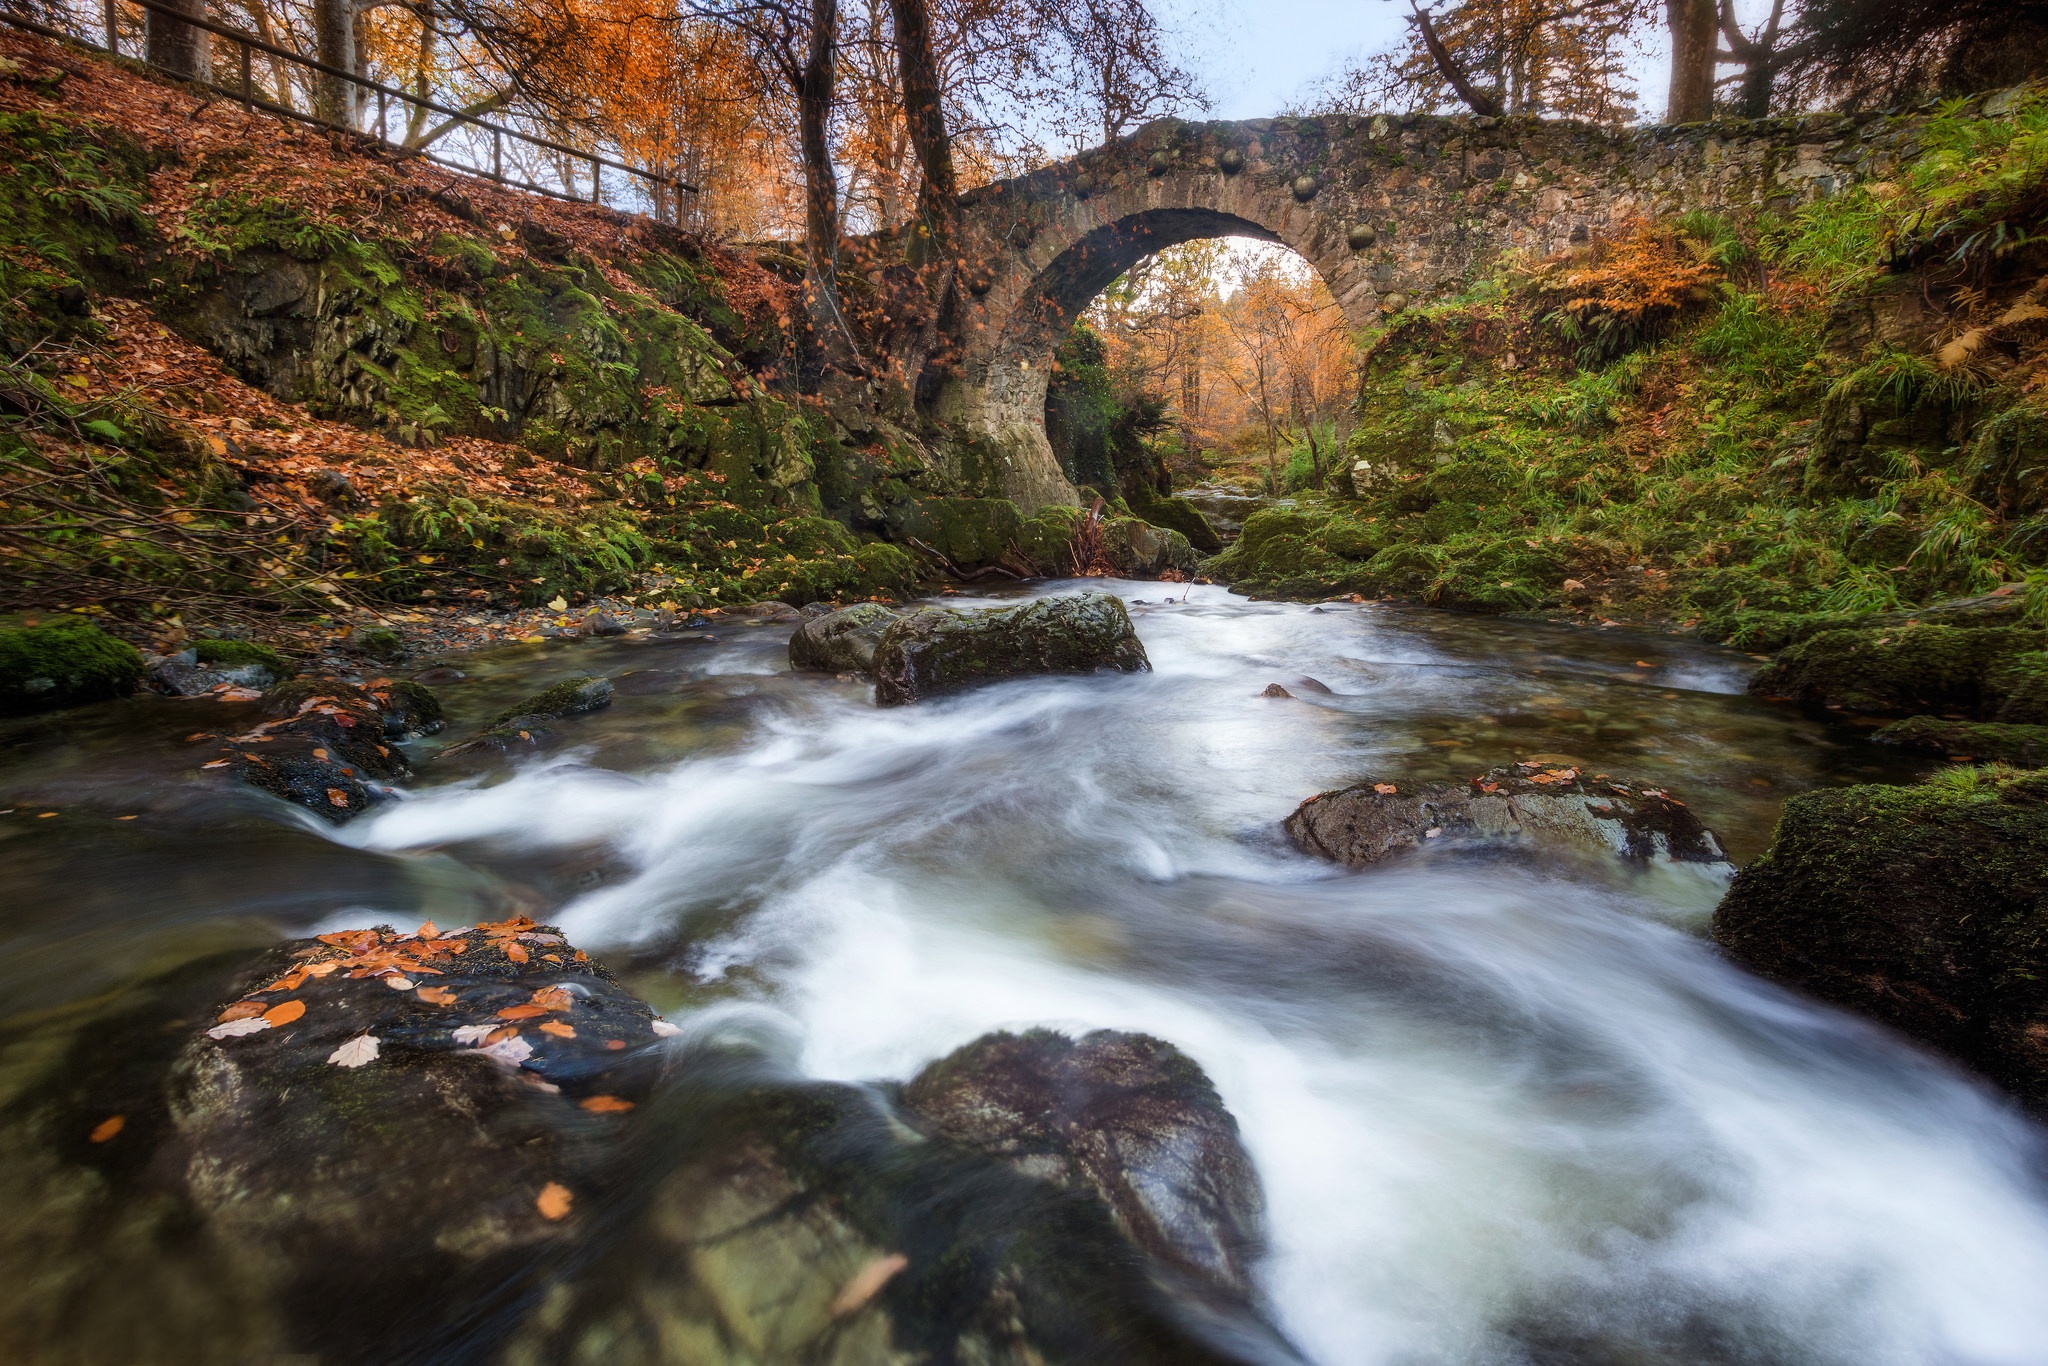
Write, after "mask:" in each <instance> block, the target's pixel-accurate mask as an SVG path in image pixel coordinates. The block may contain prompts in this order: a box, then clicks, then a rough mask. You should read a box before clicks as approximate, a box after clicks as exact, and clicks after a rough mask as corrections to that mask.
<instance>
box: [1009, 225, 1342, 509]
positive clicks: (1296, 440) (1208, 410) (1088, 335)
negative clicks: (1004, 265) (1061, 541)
mask: <svg viewBox="0 0 2048 1366" xmlns="http://www.w3.org/2000/svg"><path fill="white" fill-rule="evenodd" d="M1212 221H1213V220H1212ZM1177 226H1187V227H1192V226H1194V225H1193V224H1186V223H1185V222H1183V224H1182V225H1177ZM1230 226H1233V227H1234V226H1236V225H1235V224H1231V225H1230ZM1140 240H1142V239H1140ZM1155 240H1156V239H1155ZM1129 241H1130V239H1128V238H1126V239H1124V242H1123V243H1120V244H1119V245H1123V244H1124V243H1128V242H1129ZM1126 261H1128V264H1125V262H1126ZM1073 265H1074V266H1076V267H1078V268H1076V269H1070V270H1068V271H1067V272H1066V273H1064V274H1062V275H1060V276H1058V277H1057V278H1055V279H1053V280H1050V281H1048V282H1047V284H1048V286H1049V287H1048V288H1046V289H1045V290H1044V291H1042V295H1041V299H1040V300H1038V301H1035V303H1034V306H1035V308H1036V309H1038V310H1041V312H1040V315H1039V316H1038V317H1035V318H1032V319H1031V320H1030V323H1029V325H1030V326H1032V327H1033V328H1034V329H1057V331H1056V334H1055V335H1054V336H1053V339H1052V346H1051V350H1050V355H1049V363H1048V364H1047V366H1046V371H1047V373H1046V385H1045V399H1044V407H1043V410H1042V411H1043V421H1044V431H1045V435H1046V439H1047V442H1048V444H1049V445H1050V447H1051V450H1052V454H1053V456H1054V458H1055V459H1056V460H1057V461H1058V462H1059V465H1060V468H1061V471H1062V473H1063V474H1064V475H1065V476H1066V478H1067V479H1068V480H1069V481H1070V482H1071V483H1072V484H1073V485H1075V486H1076V487H1077V488H1078V489H1080V490H1081V493H1082V496H1083V498H1084V499H1085V498H1087V497H1089V496H1090V495H1091V494H1101V495H1104V496H1110V495H1116V496H1121V497H1122V498H1123V499H1124V500H1125V501H1126V502H1127V503H1128V504H1129V505H1130V506H1131V508H1132V509H1133V510H1134V511H1141V512H1142V510H1143V509H1144V508H1145V507H1147V506H1150V505H1154V504H1157V503H1158V502H1159V500H1161V499H1163V498H1166V497H1169V496H1171V495H1173V494H1174V493H1176V492H1178V491H1183V490H1186V489H1189V488H1196V487H1200V488H1204V489H1207V490H1209V492H1210V493H1213V494H1214V495H1215V496H1216V497H1217V498H1219V499H1221V500H1222V503H1221V504H1219V506H1220V505H1222V504H1228V505H1230V506H1238V505H1239V500H1238V499H1237V498H1235V497H1233V496H1230V495H1227V494H1225V493H1224V492H1223V490H1226V489H1229V490H1243V491H1250V490H1253V489H1258V490H1263V491H1264V492H1267V493H1274V494H1278V493H1287V492H1295V491H1300V490H1302V489H1304V488H1308V487H1311V486H1314V487H1320V486H1322V485H1323V484H1324V482H1325V481H1326V479H1327V477H1328V476H1329V475H1330V474H1331V473H1332V472H1333V471H1334V470H1335V469H1336V468H1337V466H1338V464H1339V462H1340V459H1341V455H1340V453H1341V451H1342V448H1343V442H1344V438H1345V437H1346V436H1347V435H1348V434H1349V433H1348V428H1349V423H1350V398H1351V395H1352V392H1353V390H1354V388H1355V382H1356V381H1355V363H1356V362H1355V353H1354V346H1353V342H1352V332H1353V328H1352V327H1351V325H1350V322H1349V320H1348V319H1347V318H1346V316H1345V313H1344V310H1343V309H1342V308H1341V307H1340V306H1339V304H1338V303H1337V301H1336V299H1335V297H1334V296H1333V295H1332V293H1331V291H1330V288H1329V285H1328V282H1327V281H1326V280H1325V279H1324V278H1323V277H1322V275H1321V274H1320V273H1319V272H1318V271H1317V270H1316V268H1315V266H1314V264H1313V263H1312V262H1310V261H1309V260H1308V259H1307V258H1306V257H1304V256H1302V255H1301V254H1300V253H1299V252H1297V251H1295V250H1293V249H1292V248H1291V247H1289V246H1287V245H1286V244H1285V243H1283V242H1281V241H1280V240H1279V239H1278V237H1277V235H1276V234H1273V233H1271V232H1264V231H1260V232H1256V233H1248V232H1231V233H1227V234H1220V235H1218V234H1211V233H1204V232H1194V233H1192V234H1191V235H1189V236H1187V237H1185V238H1183V239H1182V240H1181V241H1179V242H1176V243H1173V244H1171V245H1166V246H1164V247H1161V248H1159V249H1157V250H1153V251H1148V252H1145V253H1143V254H1142V255H1139V256H1137V257H1136V259H1135V260H1129V258H1128V254H1127V252H1126V253H1120V254H1118V255H1116V256H1111V257H1110V258H1109V259H1108V260H1107V261H1104V260H1102V259H1101V257H1100V256H1097V255H1094V254H1093V253H1091V256H1090V258H1089V259H1087V260H1084V261H1080V262H1076V263H1073ZM1111 265H1122V266H1123V269H1121V270H1120V271H1118V272H1117V273H1116V274H1115V275H1112V276H1109V278H1107V279H1103V277H1104V276H1105V275H1106V274H1107V273H1108V270H1109V268H1110V266H1111ZM1048 273H1049V274H1050V272H1048ZM1098 281H1100V284H1099V285H1098ZM1087 290H1092V291H1093V292H1092V293H1090V294H1088V296H1087V297H1086V298H1085V299H1084V300H1083V301H1082V302H1080V303H1079V304H1078V305H1076V304H1075V303H1074V302H1073V300H1074V298H1075V297H1077V296H1079V295H1080V294H1081V293H1082V291H1087ZM1205 496H1206V495H1205ZM1159 510H1160V511H1161V512H1171V511H1173V510H1172V509H1159ZM1167 520H1168V521H1173V520H1175V519H1173V518H1171V517H1169V518H1168V519H1167ZM1182 529H1183V530H1185V529H1187V528H1182ZM1225 530H1226V534H1227V532H1228V530H1229V528H1228V527H1226V528H1225ZM1203 548H1204V549H1215V548H1217V547H1215V546H1206V547H1203Z"/></svg>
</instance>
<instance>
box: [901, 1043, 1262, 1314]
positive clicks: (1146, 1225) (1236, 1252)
mask: <svg viewBox="0 0 2048 1366" xmlns="http://www.w3.org/2000/svg"><path fill="white" fill-rule="evenodd" d="M903 1103H904V1106H905V1107H906V1108H907V1109H909V1110H911V1111H912V1112H913V1113H915V1114H916V1115H918V1116H919V1117H920V1118H922V1119H923V1120H924V1121H925V1122H926V1123H927V1124H928V1125H929V1126H930V1127H931V1129H932V1131H933V1132H935V1133H937V1134H939V1135H942V1136H943V1137H945V1138H947V1139H950V1140H952V1141H954V1142H956V1143H961V1144H965V1145H967V1146H969V1147H972V1148H975V1149H978V1150H980V1151H982V1152H987V1153H992V1154H995V1155H997V1156H999V1157H1001V1158H1003V1159H1004V1160H1005V1161H1006V1162H1008V1163H1009V1164H1010V1165H1011V1166H1013V1167H1014V1168H1016V1169H1017V1170H1018V1171H1020V1172H1022V1173H1024V1174H1025V1175H1027V1176H1031V1177H1034V1178H1037V1179H1039V1180H1044V1181H1050V1182H1052V1183H1054V1184H1055V1185H1059V1186H1063V1187H1067V1188H1071V1189H1080V1190H1087V1191H1092V1192H1093V1193H1094V1194H1095V1195H1096V1196H1097V1197H1098V1198H1100V1199H1101V1201H1102V1203H1103V1204H1104V1206H1105V1207H1107V1209H1108V1210H1109V1212H1110V1213H1111V1215H1112V1216H1114V1218H1115V1219H1116V1223H1117V1227H1118V1228H1120V1229H1121V1230H1123V1232H1124V1234H1125V1235H1126V1236H1127V1237H1129V1238H1130V1239H1131V1241H1132V1242H1134V1243H1136V1244H1137V1245H1138V1246H1139V1247H1141V1248H1143V1249H1145V1251H1147V1252H1149V1253H1151V1254H1152V1255H1153V1256H1154V1257H1157V1258H1159V1259H1160V1260H1161V1261H1162V1262H1164V1263H1166V1264H1168V1265H1170V1266H1172V1267H1175V1268H1178V1269H1179V1270H1181V1271H1183V1272H1185V1273H1188V1274H1190V1275H1193V1276H1196V1277H1200V1278H1201V1279H1203V1280H1204V1281H1206V1282H1208V1283H1209V1284H1211V1285H1213V1286H1216V1287H1219V1288H1221V1289H1223V1290H1225V1291H1227V1292H1229V1293H1230V1294H1233V1295H1237V1296H1243V1297H1249V1296H1250V1294H1251V1293H1252V1283H1251V1266H1252V1263H1253V1262H1254V1261H1255V1260H1256V1258H1257V1257H1258V1255H1259V1252H1260V1250H1261V1249H1262V1247H1263V1246H1264V1232H1263V1227H1262V1224H1263V1219H1264V1211H1265V1198H1264V1194H1263V1192H1262V1190H1261V1188H1260V1185H1259V1177H1258V1172H1257V1171H1256V1170H1255V1169H1254V1168H1253V1166H1252V1160H1251V1155H1250V1154H1249V1153H1247V1152H1246V1151H1245V1149H1244V1144H1243V1142H1242V1140H1240V1139H1239V1137H1238V1132H1237V1121H1236V1120H1235V1119H1234V1118H1232V1117H1231V1114H1230V1112H1229V1111H1228V1110H1226V1109H1225V1108H1224V1107H1223V1101H1222V1100H1221V1098H1220V1097H1218V1096H1217V1094H1216V1088H1215V1087H1214V1086H1212V1085H1211V1084H1210V1082H1209V1079H1208V1077H1207V1076H1205V1075H1204V1074H1203V1072H1202V1069H1201V1068H1200V1067H1198V1066H1197V1065H1196V1064H1195V1062H1194V1061H1193V1060H1192V1059H1190V1058H1189V1057H1188V1056H1187V1055H1186V1054H1185V1053H1182V1052H1181V1051H1180V1050H1179V1049H1177V1048H1175V1047H1174V1046H1173V1045H1172V1044H1169V1043H1164V1042H1162V1041H1160V1040H1158V1039H1155V1038H1152V1037H1150V1036H1148V1035H1144V1034H1125V1033H1119V1032H1115V1031H1111V1030H1097V1031H1096V1032H1095V1033H1092V1034H1089V1035H1086V1036H1084V1037H1083V1038H1082V1039H1081V1040H1080V1041H1079V1042H1076V1041H1075V1040H1073V1039H1070V1038H1068V1037H1066V1036H1065V1035H1063V1034H1057V1033H1053V1032H1052V1031H1049V1030H1042V1029H1041V1030H1032V1031H1031V1032H1029V1033H1027V1034H1021V1035H1019V1034H1009V1033H997V1034H989V1035H986V1036H984V1037H982V1038H980V1039H977V1040H976V1041H975V1042H973V1043H971V1044H968V1045H967V1046H966V1047H965V1048H962V1049H959V1050H958V1051H956V1052H954V1053H952V1054H950V1055H948V1056H947V1057H945V1058H942V1059H941V1060H939V1061H938V1062H935V1063H933V1064H932V1065H931V1066H929V1067H927V1068H926V1069H925V1070H924V1071H922V1072H920V1073H919V1074H918V1076H917V1078H916V1079H915V1080H914V1081H912V1082H911V1083H910V1085H909V1087H908V1088H906V1089H905V1091H904V1093H903Z"/></svg>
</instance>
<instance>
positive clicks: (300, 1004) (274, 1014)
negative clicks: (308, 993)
mask: <svg viewBox="0 0 2048 1366" xmlns="http://www.w3.org/2000/svg"><path fill="white" fill-rule="evenodd" d="M305 1013H306V1003H305V1002H304V1001H279V1002H278V1003H277V1004H276V1005H274V1006H272V1007H271V1008H270V1009H268V1010H266V1011H264V1012H263V1018H264V1019H266V1020H268V1021H269V1022H270V1027H271V1028H272V1029H275V1028H277V1027H278V1026H279V1025H288V1024H290V1023H291V1022H292V1021H293V1020H296V1019H298V1018H299V1016H301V1015H303V1014H305Z"/></svg>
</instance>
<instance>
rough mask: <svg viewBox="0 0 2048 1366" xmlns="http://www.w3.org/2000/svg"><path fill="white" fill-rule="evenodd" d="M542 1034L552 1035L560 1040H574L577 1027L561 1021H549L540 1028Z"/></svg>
mask: <svg viewBox="0 0 2048 1366" xmlns="http://www.w3.org/2000/svg"><path fill="white" fill-rule="evenodd" d="M540 1032H541V1033H543V1034H552V1035H554V1036H555V1037H556V1038H558V1039H573V1038H575V1037H576V1026H574V1025H565V1024H563V1023H562V1022H561V1021H560V1020H549V1021H548V1022H547V1023H546V1024H544V1025H542V1026H541V1027H540Z"/></svg>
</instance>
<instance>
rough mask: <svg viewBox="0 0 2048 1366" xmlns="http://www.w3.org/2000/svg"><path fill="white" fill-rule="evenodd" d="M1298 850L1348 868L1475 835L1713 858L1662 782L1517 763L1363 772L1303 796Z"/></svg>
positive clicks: (1646, 858) (1289, 825)
mask: <svg viewBox="0 0 2048 1366" xmlns="http://www.w3.org/2000/svg"><path fill="white" fill-rule="evenodd" d="M1286 830H1287V834H1288V836H1289V838H1291V839H1292V840H1293V841H1294V844H1295V847H1296V848H1298V849H1300V850H1301V851H1302V852H1304V853H1309V854H1314V855H1317V856H1318V857H1321V858H1326V859H1330V860H1331V861H1333V862H1336V863H1341V864H1344V865H1345V866H1346V867H1349V868H1362V867H1367V866H1369V865H1371V864H1375V863H1380V862H1382V861H1384V860H1386V859H1388V858H1391V857H1393V856H1395V855H1396V854H1399V853H1402V852H1404V851H1407V850H1412V849H1418V848H1422V847H1425V846H1429V845H1434V844H1436V843H1438V842H1440V841H1452V842H1458V841H1467V840H1483V841H1487V842H1491V843H1494V844H1502V843H1506V844H1514V845H1522V846H1525V847H1530V848H1535V849H1547V850H1552V851H1566V850H1578V851H1581V852H1587V853H1595V854H1603V855H1618V856H1619V857H1621V858H1623V859H1626V860H1629V861H1631V862H1635V863H1646V862H1650V861H1652V860H1668V861H1671V862H1677V863H1720V862H1723V861H1725V860H1726V858H1727V855H1726V854H1725V853H1723V852H1722V848H1721V842H1720V840H1719V839H1717V838H1716V837H1715V835H1714V832H1713V831H1711V830H1709V829H1707V828H1706V827H1705V826H1704V825H1702V824H1701V823H1700V821H1699V818H1698V817H1697V816H1695V815H1693V814H1692V811H1691V810H1690V809H1689V808H1688V807H1687V806H1686V804H1685V803H1684V802H1682V801H1679V800H1678V799H1677V798H1676V797H1673V796H1672V795H1671V794H1670V793H1668V792H1666V791H1664V790H1663V789H1662V788H1660V787H1656V786H1654V785H1651V784H1647V783H1639V782H1634V781H1631V780H1625V779H1621V778H1615V777H1611V776H1610V775H1608V774H1605V773H1586V772H1584V771H1582V770H1581V769H1580V768H1579V767H1578V766H1576V765H1574V764H1572V763H1569V762H1560V763H1547V762H1543V761H1541V760H1538V759H1530V760H1525V761H1524V762H1522V763H1518V764H1513V765H1510V766H1508V767H1505V768H1496V769H1492V770H1490V771H1488V772H1486V773H1482V774H1480V775H1479V776H1478V777H1476V778H1474V779H1472V781H1471V782H1469V783H1409V782H1396V781H1388V780H1385V779H1373V778H1369V779H1367V780H1365V781H1364V782H1361V783H1354V784H1353V785H1352V786H1350V787H1347V788H1343V789H1340V790H1338V791H1334V792H1323V793H1319V794H1317V795H1316V796H1313V797H1310V798H1309V799H1308V800H1307V801H1305V802H1303V803H1302V804H1301V805H1300V806H1299V807H1297V808H1296V809H1295V811H1294V814H1292V815H1291V816H1289V817H1288V818H1287V821H1286Z"/></svg>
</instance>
